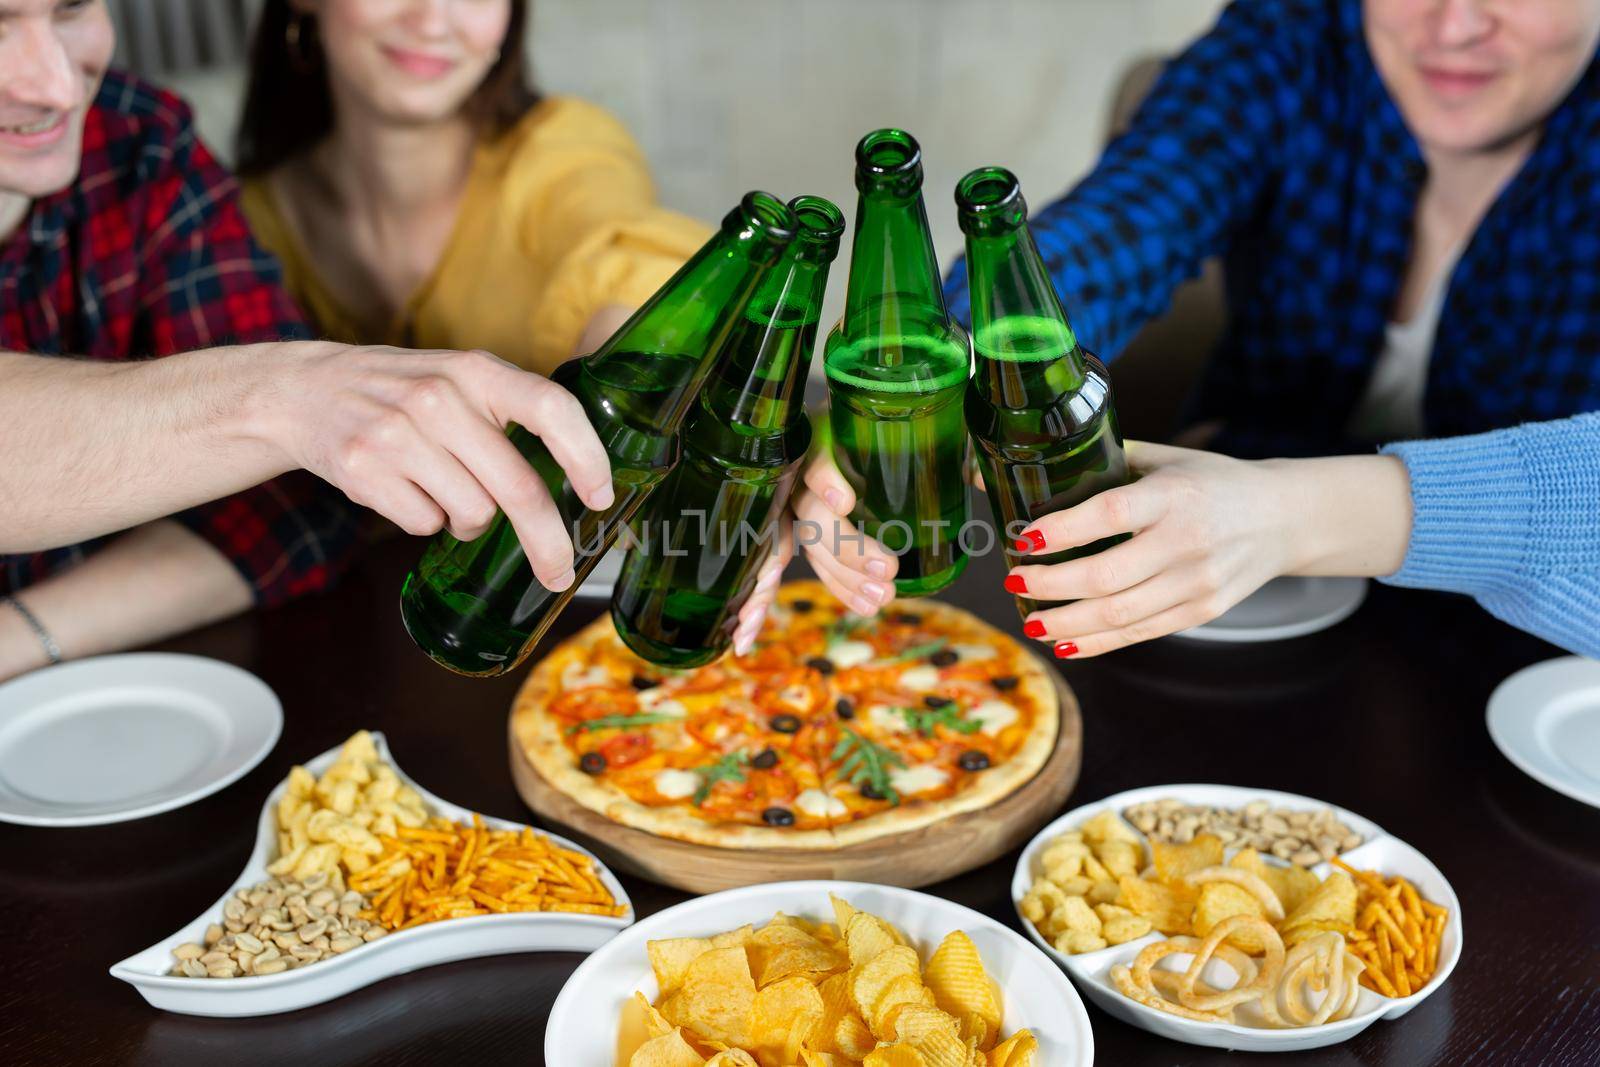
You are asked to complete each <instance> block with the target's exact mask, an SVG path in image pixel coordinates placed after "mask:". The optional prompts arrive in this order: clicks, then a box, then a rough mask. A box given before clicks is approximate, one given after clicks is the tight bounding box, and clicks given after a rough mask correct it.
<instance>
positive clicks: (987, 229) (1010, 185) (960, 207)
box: [956, 167, 1028, 237]
mask: <svg viewBox="0 0 1600 1067" xmlns="http://www.w3.org/2000/svg"><path fill="white" fill-rule="evenodd" d="M956 216H957V218H958V219H959V221H960V223H961V232H962V233H965V234H968V235H970V236H973V237H985V236H990V235H993V234H998V233H1007V232H1009V231H1011V230H1015V229H1016V228H1017V227H1019V226H1021V225H1022V224H1023V223H1025V222H1027V221H1028V204H1027V201H1025V200H1023V198H1022V185H1021V183H1020V182H1018V181H1017V176H1016V175H1015V174H1012V173H1011V172H1010V171H1009V170H1006V169H1005V168H1004V167H979V168H978V169H977V170H974V171H970V172H968V173H967V175H966V176H965V177H963V178H962V179H961V180H960V181H959V182H957V183H956Z"/></svg>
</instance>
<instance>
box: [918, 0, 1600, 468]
mask: <svg viewBox="0 0 1600 1067" xmlns="http://www.w3.org/2000/svg"><path fill="white" fill-rule="evenodd" d="M1426 175H1427V168H1426V165H1425V164H1424V162H1423V158H1422V155H1421V152H1420V150H1419V149H1418V146H1417V143H1416V140H1415V139H1414V138H1413V137H1412V135H1411V133H1410V131H1409V130H1408V129H1407V128H1406V126H1405V124H1404V122H1403V121H1402V119H1401V117H1400V113H1399V111H1398V110H1397V108H1396V107H1395V104H1394V102H1393V101H1392V100H1391V99H1390V97H1389V94H1388V91H1387V90H1386V88H1385V87H1384V85H1383V82H1382V80H1381V79H1380V78H1379V75H1378V71H1377V68H1376V67H1375V66H1374V65H1373V61H1372V57H1371V55H1370V54H1369V52H1368V50H1367V46H1366V42H1365V39H1364V37H1363V34H1362V25H1361V3H1360V0H1236V2H1235V3H1233V4H1232V5H1231V6H1230V7H1228V9H1227V10H1226V11H1224V12H1223V14H1222V17H1221V18H1220V19H1219V21H1218V23H1217V25H1216V26H1215V28H1213V29H1212V31H1211V32H1210V33H1208V34H1207V35H1206V36H1204V37H1202V38H1201V39H1200V40H1199V41H1197V42H1196V43H1195V44H1194V45H1193V46H1192V47H1191V48H1189V49H1188V51H1186V52H1185V53H1184V54H1183V55H1182V56H1181V57H1180V58H1178V59H1177V60H1175V61H1173V62H1172V63H1171V64H1170V65H1169V66H1168V68H1167V70H1166V71H1165V72H1164V74H1163V76H1162V77H1161V79H1160V81H1159V82H1158V83H1157V85H1156V87H1155V89H1154V90H1153V91H1152V93H1151V95H1150V97H1149V98H1148V100H1147V101H1146V102H1145V104H1144V105H1143V107H1142V108H1141V109H1140V110H1139V112H1138V115H1137V117H1136V119H1135V121H1134V124H1133V126H1132V128H1131V129H1130V130H1129V132H1128V133H1127V134H1125V135H1124V136H1122V137H1121V138H1119V139H1118V140H1117V141H1115V142H1114V143H1113V144H1112V145H1111V146H1110V147H1109V148H1108V149H1107V150H1106V152H1105V155H1104V156H1103V158H1102V159H1101V160H1100V163H1099V165H1098V166H1096V167H1095V169H1094V171H1093V173H1091V174H1090V175H1089V177H1088V178H1087V179H1085V180H1084V181H1083V182H1082V183H1081V184H1080V185H1078V186H1077V188H1075V189H1074V190H1072V192H1071V193H1069V194H1068V195H1067V196H1066V197H1064V198H1063V199H1061V200H1059V201H1057V202H1055V203H1053V204H1051V205H1050V206H1048V207H1046V208H1044V209H1043V210H1040V211H1038V212H1036V213H1035V214H1034V216H1033V230H1034V235H1035V237H1036V238H1037V241H1038V244H1039V248H1040V251H1041V253H1042V254H1043V256H1044V259H1045V262H1046V264H1047V265H1048V267H1049V269H1050V273H1051V276H1052V277H1053V278H1054V279H1055V282H1056V286H1057V288H1058V290H1059V291H1060V292H1061V294H1062V297H1063V299H1064V301H1065V302H1066V305H1067V309H1068V312H1069V313H1070V314H1071V315H1072V318H1073V325H1074V327H1075V328H1076V329H1077V332H1078V335H1079V337H1080V338H1081V339H1082V341H1083V343H1084V345H1085V347H1087V348H1089V349H1090V350H1091V351H1095V352H1097V353H1099V354H1100V355H1101V356H1102V357H1105V358H1108V359H1110V358H1113V357H1115V355H1116V354H1117V353H1118V352H1119V351H1121V349H1122V348H1123V347H1124V346H1125V345H1126V344H1127V343H1128V341H1129V340H1130V339H1131V338H1132V337H1133V335H1134V333H1135V332H1136V331H1137V330H1138V329H1139V327H1140V326H1141V325H1143V324H1144V323H1145V322H1146V321H1147V320H1149V319H1151V318H1153V317H1155V316H1157V315H1159V314H1161V313H1162V312H1163V311H1165V309H1166V307H1167V305H1168V303H1169V301H1170V299H1171V296H1172V293H1173V290H1174V289H1175V288H1176V287H1177V286H1178V285H1179V283H1181V282H1183V281H1184V280H1186V279H1188V278H1190V277H1193V276H1194V275H1195V274H1196V273H1197V272H1198V270H1199V268H1200V265H1201V262H1202V261H1203V260H1205V259H1206V258H1207V257H1210V256H1213V255H1221V256H1222V257H1223V260H1224V267H1225V274H1226V279H1227V297H1228V308H1229V316H1230V322H1229V327H1228V331H1227V333H1226V335H1225V336H1224V338H1223V340H1222V342H1221V344H1220V346H1219V348H1218V350H1217V351H1216V352H1215V353H1214V355H1213V358H1212V360H1211V363H1210V365H1209V367H1208V369H1207V371H1206V374H1205V376H1204V378H1203V380H1202V382H1201V385H1200V387H1199V390H1198V392H1197V396H1196V397H1195V401H1194V405H1193V415H1194V416H1195V417H1196V418H1202V419H1204V418H1221V419H1223V420H1225V422H1226V424H1227V427H1228V429H1227V430H1226V432H1225V434H1224V436H1223V438H1222V439H1221V440H1220V441H1219V447H1221V448H1222V449H1223V450H1225V451H1231V452H1234V453H1237V454H1241V455H1266V454H1278V455H1294V454H1311V453H1317V452H1329V451H1335V450H1341V449H1345V448H1348V447H1349V442H1346V441H1344V440H1343V430H1344V426H1345V425H1346V423H1347V421H1348V420H1349V417H1350V414H1351V412H1352V410H1353V409H1354V408H1355V405H1356V403H1357V402H1358V401H1359V399H1360V398H1361V395H1362V393H1363V391H1364V390H1365V388H1366V385H1367V382H1368V380H1369V379H1370V377H1371V375H1372V369H1373V365H1374V363H1375V362H1376V360H1377V356H1378V354H1379V352H1380V351H1381V349H1382V347H1383V343H1384V329H1385V325H1386V321H1387V318H1388V315H1389V312H1390V309H1391V308H1392V307H1393V306H1394V303H1395V299H1396V297H1397V295H1398V293H1399V290H1400V285H1401V280H1402V275H1403V272H1404V270H1405V268H1406V265H1407V261H1408V256H1409V254H1410V247H1411V233H1412V223H1413V215H1414V213H1415V207H1416V202H1417V197H1418V194H1419V192H1420V191H1421V188H1422V185H1423V182H1424V180H1425V178H1426ZM947 295H948V296H949V298H950V302H951V308H952V311H953V312H954V313H955V314H956V315H957V316H958V317H959V318H961V319H962V320H963V321H968V320H969V318H970V312H969V303H968V296H967V291H966V270H965V265H964V264H959V263H958V264H957V266H956V267H955V269H954V270H953V272H952V274H951V277H950V280H949V283H948V284H947ZM1597 409H1600V64H1596V63H1591V65H1590V67H1589V69H1588V71H1587V72H1586V73H1585V74H1584V76H1583V78H1582V80H1581V81H1580V82H1579V84H1578V85H1577V86H1576V88H1575V89H1574V90H1573V91H1572V93H1571V94H1570V95H1569V97H1568V98H1567V99H1566V100H1565V101H1564V102H1563V103H1562V104H1561V106H1560V107H1559V108H1558V109H1557V110H1556V111H1555V113H1554V114H1553V115H1551V116H1550V118H1549V119H1548V120H1547V122H1546V124H1545V128H1544V133H1543V137H1542V138H1541V140H1540V143H1539V145H1538V147H1537V148H1536V149H1535V151H1534V153H1533V155H1532V157H1531V158H1530V159H1529V160H1528V162H1527V164H1526V165H1525V166H1524V167H1523V169H1522V171H1521V172H1520V173H1519V174H1518V175H1517V176H1516V178H1515V179H1514V180H1513V181H1512V182H1511V183H1510V185H1509V186H1507V188H1506V189H1505V190H1504V191H1503V193H1502V194H1501V196H1500V198H1499V199H1498V200H1497V201H1496V202H1495V204H1494V205H1493V206H1492V208H1491V209H1490V210H1489V212H1488V214H1487V215H1486V216H1485V217H1484V219H1483V221H1482V223H1481V224H1480V225H1479V226H1478V229H1477V231H1476V233H1475V234H1473V236H1472V238H1471V241H1470V242H1469V244H1468V245H1467V248H1466V250H1465V251H1464V252H1463V254H1462V256H1461V259H1460V261H1459V262H1458V264H1457V265H1456V267H1455V271H1454V274H1452V276H1451V278H1450V282H1449V289H1448V292H1447V294H1446V299H1445V304H1444V310H1443V314H1442V316H1441V318H1440V321H1439V328H1438V333H1437V335H1436V338H1435V341H1434V348H1433V356H1432V359H1431V361H1430V363H1429V367H1428V380H1427V388H1426V393H1425V395H1424V403H1423V416H1424V425H1425V429H1426V432H1427V434H1428V435H1429V436H1450V435H1456V434H1467V433H1474V432H1478V431H1483V430H1489V429H1494V428H1498V427H1504V426H1511V425H1514V424H1516V423H1519V422H1524V421H1535V420H1544V419H1554V418H1559V417H1562V416H1566V415H1571V414H1574V413H1578V412H1584V411H1592V410H1597Z"/></svg>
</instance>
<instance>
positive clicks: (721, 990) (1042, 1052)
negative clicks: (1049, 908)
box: [545, 881, 1094, 1067]
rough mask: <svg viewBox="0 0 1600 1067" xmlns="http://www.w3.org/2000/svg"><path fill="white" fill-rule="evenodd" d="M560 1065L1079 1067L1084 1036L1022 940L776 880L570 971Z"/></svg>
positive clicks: (919, 898)
mask: <svg viewBox="0 0 1600 1067" xmlns="http://www.w3.org/2000/svg"><path fill="white" fill-rule="evenodd" d="M545 1059H546V1061H547V1062H549V1063H552V1064H561V1065H562V1067H700V1065H705V1067H769V1065H774V1064H775V1065H780V1067H789V1065H801V1067H1074V1065H1079V1064H1081V1065H1085V1067H1087V1065H1089V1064H1092V1063H1093V1061H1094V1037H1093V1034H1092V1033H1091V1031H1090V1029H1089V1018H1088V1015H1087V1013H1086V1012H1085V1010H1084V1007H1083V1002H1082V1001H1081V1000H1080V999H1079V998H1078V994H1077V992H1076V991H1075V990H1074V989H1073V988H1072V984H1071V983H1070V982H1069V981H1067V980H1066V978H1065V977H1064V976H1063V975H1062V973H1061V971H1060V970H1058V969H1057V968H1056V967H1054V966H1053V965H1052V964H1051V963H1050V961H1049V960H1048V959H1046V958H1044V957H1043V956H1042V955H1040V954H1039V953H1038V952H1036V951H1034V949H1033V947H1032V946H1031V945H1029V944H1028V943H1027V941H1025V940H1024V939H1023V938H1022V937H1021V936H1019V935H1018V934H1016V933H1015V932H1013V931H1011V930H1009V929H1007V928H1006V927H1004V926H1002V925H1001V924H999V923H997V922H995V921H994V920H993V919H990V918H988V917H986V916H984V915H981V914H979V913H978V912H975V911H972V910H971V909H969V908H965V907H962V906H961V905H959V904H954V903H952V902H950V901H947V900H941V899H939V898H938V897H932V896H929V895H927V894H925V893H918V892H915V891H912V890H908V889H899V888H896V887H892V886H881V885H868V884H865V883H858V882H834V881H806V882H776V883H771V884H767V885H753V886H746V887H744V888H742V889H733V890H729V891H727V892H723V893H715V894H712V895H710V896H705V897H699V898H696V899H694V900H690V901H686V902H685V903H683V904H679V905H677V906H676V907H673V908H669V909H667V910H666V911H663V912H660V913H658V914H656V915H653V916H650V917H649V918H647V919H645V920H643V921H642V922H639V923H637V924H635V925H634V926H632V927H630V928H629V929H628V930H626V931H624V932H623V933H622V934H620V935H618V937H617V938H615V939H614V940H612V941H611V942H609V943H607V944H606V945H604V946H603V947H601V948H600V949H598V950H597V951H596V952H595V953H594V954H593V955H591V956H590V957H589V958H588V959H587V960H585V961H584V962H583V963H582V964H581V965H580V966H579V967H578V969H577V970H576V971H575V972H573V975H572V977H571V978H570V979H568V980H567V983H566V985H565V986H564V987H563V988H562V990H561V994H560V996H559V997H558V998H557V999H556V1003H555V1006H554V1007H553V1008H552V1009H551V1012H550V1019H549V1023H548V1024H547V1027H546V1030H545Z"/></svg>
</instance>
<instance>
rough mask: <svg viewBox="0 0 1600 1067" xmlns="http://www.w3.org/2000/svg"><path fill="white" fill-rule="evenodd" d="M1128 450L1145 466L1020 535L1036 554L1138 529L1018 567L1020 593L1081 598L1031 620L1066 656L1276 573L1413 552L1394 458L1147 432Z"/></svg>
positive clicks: (1236, 594)
mask: <svg viewBox="0 0 1600 1067" xmlns="http://www.w3.org/2000/svg"><path fill="white" fill-rule="evenodd" d="M1127 454H1128V463H1129V467H1130V469H1132V470H1133V471H1135V472H1137V473H1139V474H1142V475H1143V477H1141V478H1140V479H1139V480H1138V481H1135V482H1131V483H1129V484H1128V485H1125V486H1121V487H1118V488H1116V489H1109V490H1106V491H1105V492H1103V493H1100V494H1098V495H1096V496H1094V497H1091V498H1090V499H1089V500H1086V501H1084V502H1083V503H1081V504H1078V505H1076V506H1075V507H1071V508H1067V509H1066V510H1064V511H1059V512H1056V513H1054V514H1052V515H1047V516H1045V517H1043V518H1041V519H1039V520H1038V521H1037V522H1034V523H1032V524H1030V525H1029V527H1028V528H1027V530H1025V531H1024V533H1023V540H1033V539H1034V538H1030V536H1029V535H1037V539H1040V540H1042V544H1037V545H1036V546H1035V547H1034V548H1033V551H1034V552H1046V553H1050V552H1057V551H1060V550H1061V549H1063V548H1070V547H1073V546H1077V545H1086V544H1091V543H1093V542H1095V541H1098V540H1100V539H1101V538H1105V537H1111V536H1114V535H1116V534H1121V533H1131V534H1133V536H1132V537H1131V538H1130V539H1128V540H1127V541H1124V542H1122V543H1121V544H1117V545H1114V546H1112V547H1111V548H1108V549H1106V550H1104V551H1102V552H1099V553H1096V554H1095V555H1092V556H1086V557H1083V558H1081V559H1075V560H1068V561H1067V562H1064V563H1057V564H1053V565H1048V566H1019V567H1016V568H1015V569H1013V570H1012V571H1011V574H1010V575H1009V576H1008V577H1007V580H1006V588H1007V589H1008V590H1010V591H1011V592H1013V593H1022V594H1024V595H1026V596H1028V597H1030V598H1033V599H1035V600H1042V601H1057V600H1071V601H1074V603H1070V604H1063V605H1061V606H1059V607H1048V608H1043V609H1041V610H1039V611H1036V612H1034V613H1032V614H1031V615H1029V616H1028V618H1027V620H1026V622H1025V623H1024V627H1023V632H1024V633H1026V634H1027V635H1028V636H1029V637H1033V638H1037V639H1040V640H1045V641H1049V642H1051V643H1052V644H1053V645H1054V647H1055V653H1056V655H1057V656H1058V657H1067V656H1078V657H1085V656H1096V655H1099V654H1100V653H1102V652H1109V651H1111V650H1113V649H1117V648H1122V647H1123V646H1125V645H1131V644H1135V643H1137V642H1140V641H1148V640H1151V639H1152V638H1156V637H1162V636H1165V635H1167V634H1171V633H1175V632H1177V631H1179V630H1184V629H1187V628H1189V627H1191V626H1198V625H1199V624H1201V623H1203V622H1208V621H1210V620H1211V619H1214V618H1216V617H1217V616H1218V615H1221V614H1222V613H1223V612H1224V611H1226V610H1228V609H1229V608H1231V607H1232V606H1233V605H1235V604H1237V603H1238V602H1239V601H1241V600H1243V599H1244V598H1245V597H1246V596H1248V595H1250V594H1251V593H1253V592H1254V591H1255V590H1256V589H1258V588H1260V587H1261V585H1262V584H1264V583H1265V582H1267V581H1268V580H1270V579H1272V578H1275V577H1277V576H1279V575H1283V574H1342V575H1379V574H1388V573H1391V572H1393V571H1394V570H1396V569H1398V568H1399V566H1400V564H1401V563H1402V562H1403V560H1404V558H1405V550H1406V544H1407V542H1408V540H1409V538H1410V530H1411V496H1410V480H1409V477H1408V476H1407V474H1406V471H1405V467H1404V465H1403V464H1401V462H1400V461H1399V460H1397V459H1395V458H1393V457H1390V456H1341V457H1334V458H1330V459H1314V460H1264V461H1260V462H1247V461H1244V460H1237V459H1231V458H1229V457H1227V456H1221V455H1217V454H1214V453H1210V452H1196V451H1191V450H1189V449H1182V448H1170V447H1167V446H1164V445H1152V444H1146V443H1144V442H1139V441H1129V442H1128V444H1127ZM1020 543H1021V542H1020V541H1019V544H1020Z"/></svg>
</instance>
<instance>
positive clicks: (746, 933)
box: [711, 923, 755, 948]
mask: <svg viewBox="0 0 1600 1067" xmlns="http://www.w3.org/2000/svg"><path fill="white" fill-rule="evenodd" d="M754 931H755V927H753V926H751V925H750V924H749V923H745V924H744V925H743V926H741V927H739V928H738V929H737V930H727V931H724V932H723V933H720V934H712V935H711V947H712V948H732V947H734V946H735V945H738V946H740V947H741V948H742V947H743V946H745V945H748V944H749V943H750V939H751V938H752V937H754V936H755V933H754Z"/></svg>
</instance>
